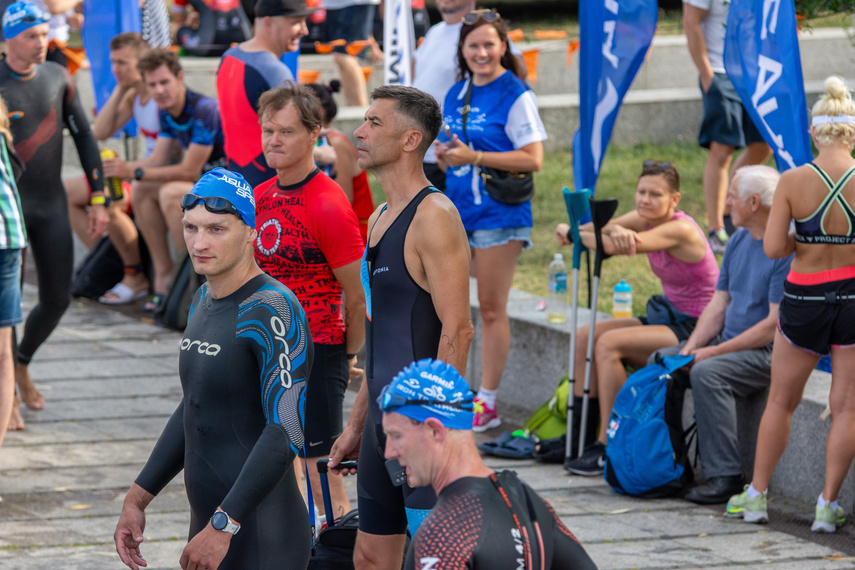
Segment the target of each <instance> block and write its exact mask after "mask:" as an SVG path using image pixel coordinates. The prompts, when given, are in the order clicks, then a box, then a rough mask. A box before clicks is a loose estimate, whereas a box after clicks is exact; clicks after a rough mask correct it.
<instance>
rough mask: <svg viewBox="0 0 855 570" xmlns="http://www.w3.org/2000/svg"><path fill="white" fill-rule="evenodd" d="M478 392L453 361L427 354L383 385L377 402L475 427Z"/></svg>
mask: <svg viewBox="0 0 855 570" xmlns="http://www.w3.org/2000/svg"><path fill="white" fill-rule="evenodd" d="M474 399H475V394H473V393H472V390H470V389H469V384H468V383H467V382H466V380H464V379H463V377H462V376H461V375H460V374H459V373H458V372H457V370H455V369H454V367H453V366H451V365H450V364H446V363H445V362H441V361H439V360H434V359H432V358H425V359H424V360H419V361H418V362H413V363H412V364H410V365H409V366H407V367H406V368H404V369H403V370H402V371H401V372H400V373H399V374H398V375H397V376H395V379H394V380H392V382H391V383H390V384H389V385H388V386H386V387H385V388H383V392H381V393H380V397H379V398H377V404H378V405H379V406H380V409H381V410H382V411H384V412H398V413H399V414H402V415H405V416H407V417H408V418H412V419H414V420H416V421H420V422H423V421H425V420H426V419H428V418H436V419H438V420H439V421H440V422H441V423H442V425H444V426H445V427H447V428H451V429H466V430H469V429H472V420H473V419H474V416H475V414H474V412H473V411H472V402H473V400H474Z"/></svg>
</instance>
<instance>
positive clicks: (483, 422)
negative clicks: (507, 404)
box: [472, 398, 502, 433]
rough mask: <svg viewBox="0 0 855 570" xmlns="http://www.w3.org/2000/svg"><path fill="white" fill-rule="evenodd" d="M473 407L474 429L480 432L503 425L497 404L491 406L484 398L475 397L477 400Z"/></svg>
mask: <svg viewBox="0 0 855 570" xmlns="http://www.w3.org/2000/svg"><path fill="white" fill-rule="evenodd" d="M472 409H473V410H474V411H475V419H474V420H473V421H472V431H475V432H478V433H480V432H482V431H487V430H488V429H493V428H497V427H499V426H500V425H502V418H500V417H499V414H497V413H496V406H495V405H493V407H490V406H489V405H488V404H487V402H485V401H484V400H481V399H480V398H475V401H474V402H473V403H472Z"/></svg>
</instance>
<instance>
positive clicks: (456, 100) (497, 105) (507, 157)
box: [437, 10, 546, 431]
mask: <svg viewBox="0 0 855 570" xmlns="http://www.w3.org/2000/svg"><path fill="white" fill-rule="evenodd" d="M507 30H508V29H507V25H506V24H505V23H504V22H503V21H502V20H501V18H500V16H499V14H498V13H497V12H496V11H495V10H490V11H487V10H475V11H474V12H470V13H468V14H467V15H466V16H464V18H463V27H462V28H461V30H460V43H459V44H458V47H457V57H458V62H459V65H460V72H459V79H460V81H458V82H457V83H456V84H455V85H454V86H452V88H451V89H450V90H449V92H448V94H447V95H446V98H445V104H444V106H443V120H444V122H445V124H446V126H447V130H446V136H445V137H443V139H442V140H441V141H440V142H438V143H437V160H438V163H439V165H440V167H441V168H443V169H445V170H446V193H447V195H448V197H449V198H451V200H452V201H453V202H454V205H455V206H457V209H458V210H459V211H460V216H461V218H462V220H463V225H464V227H465V228H466V233H467V234H468V236H469V245H470V247H471V248H472V265H473V269H474V271H473V273H474V275H475V277H476V278H477V279H478V302H479V304H480V307H481V309H480V310H481V322H482V325H483V332H482V342H481V389H480V390H479V392H478V397H477V398H475V422H474V430H475V431H485V430H487V429H491V428H494V427H496V426H498V425H499V424H500V423H501V420H500V419H499V417H498V415H497V414H496V391H497V390H498V388H499V381H500V380H501V378H502V372H503V370H504V368H505V361H506V360H507V357H508V349H509V348H510V342H511V327H510V321H509V319H508V313H507V303H508V294H509V292H510V290H511V281H512V279H513V276H514V269H515V268H516V265H517V259H518V258H519V255H520V252H521V251H522V250H523V248H528V247H530V246H531V240H530V239H529V238H530V235H531V226H532V219H531V202H530V201H526V202H524V203H522V204H518V205H509V204H505V203H501V202H497V201H496V200H493V199H492V198H491V197H490V196H489V195H488V194H487V191H486V190H485V188H484V182H483V180H482V178H481V176H480V167H492V168H496V169H501V170H508V171H515V172H532V171H535V170H540V167H541V165H542V164H543V141H544V140H546V131H545V129H544V128H543V123H542V122H541V120H540V116H539V115H538V113H537V101H536V100H535V96H534V93H533V92H532V91H531V89H529V87H528V86H527V85H526V84H525V83H523V81H522V79H520V77H518V76H522V73H523V70H522V69H521V65H520V64H519V63H518V61H517V59H516V58H515V57H514V56H513V55H512V54H511V53H510V51H509V50H508V35H507ZM467 101H468V108H469V112H468V114H467V116H466V117H465V123H464V116H463V114H462V111H463V108H464V107H465V106H467ZM449 138H450V140H449Z"/></svg>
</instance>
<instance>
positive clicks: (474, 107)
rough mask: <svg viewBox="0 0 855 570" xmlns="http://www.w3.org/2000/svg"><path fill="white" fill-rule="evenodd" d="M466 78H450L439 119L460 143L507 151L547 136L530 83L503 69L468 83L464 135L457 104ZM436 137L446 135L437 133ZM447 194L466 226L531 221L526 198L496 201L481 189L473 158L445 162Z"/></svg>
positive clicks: (527, 223) (501, 225) (475, 227)
mask: <svg viewBox="0 0 855 570" xmlns="http://www.w3.org/2000/svg"><path fill="white" fill-rule="evenodd" d="M468 86H469V80H468V79H464V80H463V81H459V82H457V83H455V84H454V85H453V86H452V88H451V90H449V92H448V94H447V95H446V97H445V105H444V106H443V121H445V123H447V124H448V125H449V126H450V127H451V131H452V133H454V134H455V135H457V138H459V139H460V140H461V141H462V142H463V143H464V144H469V145H470V146H471V147H472V148H473V149H475V150H482V151H484V152H507V151H511V150H516V149H520V148H522V147H524V146H526V145H528V144H531V143H533V142H539V141H544V140H546V130H545V129H544V127H543V122H542V121H541V120H540V116H539V115H538V113H537V101H536V99H535V97H534V93H533V92H532V91H531V89H530V88H529V87H528V86H527V85H526V84H525V83H524V82H523V81H522V80H521V79H520V78H518V77H517V76H516V75H514V74H513V73H512V72H510V71H505V73H504V74H502V75H501V76H500V77H499V78H498V79H496V80H494V81H491V82H490V83H488V84H487V85H482V86H478V85H473V86H472V99H471V102H470V112H469V117H468V119H467V120H466V136H464V135H463V116H462V115H461V110H462V109H463V105H464V103H465V102H466V89H467V88H468ZM438 140H440V141H441V142H447V141H448V139H447V137H445V135H444V134H441V135H440V137H439V139H438ZM445 184H446V194H447V195H448V197H449V198H450V199H451V201H452V202H454V205H455V206H457V209H458V210H459V211H460V217H461V219H462V220H463V227H465V228H466V230H467V231H473V230H490V229H498V228H521V227H531V225H532V218H531V202H530V201H529V202H525V203H523V204H519V205H509V204H502V203H500V202H496V201H495V200H493V199H492V198H490V196H489V195H488V194H487V191H486V190H485V189H484V182H483V181H482V180H481V176H480V170H479V169H478V167H477V166H474V165H472V164H464V165H463V166H458V167H456V168H453V167H449V169H448V171H447V172H446V175H445Z"/></svg>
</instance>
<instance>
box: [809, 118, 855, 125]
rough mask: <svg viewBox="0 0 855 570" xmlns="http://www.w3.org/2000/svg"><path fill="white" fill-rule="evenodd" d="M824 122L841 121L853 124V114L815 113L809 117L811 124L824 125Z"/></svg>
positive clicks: (854, 120) (854, 119) (854, 121)
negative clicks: (811, 117) (812, 116)
mask: <svg viewBox="0 0 855 570" xmlns="http://www.w3.org/2000/svg"><path fill="white" fill-rule="evenodd" d="M826 123H843V124H846V125H855V116H853V115H817V116H816V117H814V118H813V119H811V122H810V124H811V126H812V127H816V126H818V125H824V124H826Z"/></svg>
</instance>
